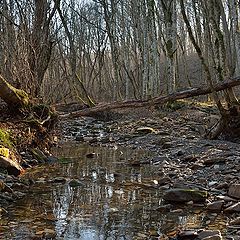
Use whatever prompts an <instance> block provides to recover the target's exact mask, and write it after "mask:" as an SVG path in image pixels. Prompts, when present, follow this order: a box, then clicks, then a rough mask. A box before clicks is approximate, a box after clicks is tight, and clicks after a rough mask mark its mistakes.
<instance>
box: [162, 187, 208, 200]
mask: <svg viewBox="0 0 240 240" xmlns="http://www.w3.org/2000/svg"><path fill="white" fill-rule="evenodd" d="M206 198H207V192H206V191H200V190H195V189H182V188H174V189H170V190H167V191H166V192H165V194H164V196H163V199H164V200H166V201H170V202H189V201H193V202H204V201H205V200H206Z"/></svg>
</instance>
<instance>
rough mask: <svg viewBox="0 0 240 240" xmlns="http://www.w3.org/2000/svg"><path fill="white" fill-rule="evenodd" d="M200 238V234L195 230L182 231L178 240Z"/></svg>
mask: <svg viewBox="0 0 240 240" xmlns="http://www.w3.org/2000/svg"><path fill="white" fill-rule="evenodd" d="M197 236H198V233H197V232H196V231H193V230H186V231H182V232H180V233H179V234H178V235H177V239H178V240H194V239H196V237H197Z"/></svg>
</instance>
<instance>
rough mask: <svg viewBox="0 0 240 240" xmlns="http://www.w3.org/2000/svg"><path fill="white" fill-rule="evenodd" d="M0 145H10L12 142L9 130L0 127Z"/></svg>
mask: <svg viewBox="0 0 240 240" xmlns="http://www.w3.org/2000/svg"><path fill="white" fill-rule="evenodd" d="M0 145H2V146H5V147H12V145H13V143H12V140H11V136H10V133H9V131H6V130H3V129H1V128H0Z"/></svg>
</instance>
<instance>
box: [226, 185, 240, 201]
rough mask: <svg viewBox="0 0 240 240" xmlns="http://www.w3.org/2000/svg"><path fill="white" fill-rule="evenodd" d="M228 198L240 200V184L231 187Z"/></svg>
mask: <svg viewBox="0 0 240 240" xmlns="http://www.w3.org/2000/svg"><path fill="white" fill-rule="evenodd" d="M228 196H230V197H233V198H237V199H240V184H232V185H231V186H230V187H229V190H228Z"/></svg>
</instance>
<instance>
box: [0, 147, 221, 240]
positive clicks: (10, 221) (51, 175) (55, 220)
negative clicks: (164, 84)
mask: <svg viewBox="0 0 240 240" xmlns="http://www.w3.org/2000/svg"><path fill="white" fill-rule="evenodd" d="M93 153H94V154H93ZM55 154H56V155H57V156H58V157H59V159H60V161H59V162H58V163H55V164H51V165H43V166H40V167H37V168H35V169H31V170H29V172H27V173H26V174H25V176H24V178H25V179H33V180H34V181H35V184H33V185H32V186H31V187H30V189H29V190H28V193H27V195H26V196H25V197H24V198H23V199H21V200H19V201H18V202H17V203H14V204H13V205H12V206H10V207H9V208H8V209H7V211H8V213H7V214H4V215H3V216H2V217H1V220H0V221H1V222H0V239H69V240H75V239H80V240H115V239H119V240H123V239H126V240H130V239H139V240H140V239H166V238H163V235H165V234H166V235H168V236H169V237H174V236H175V234H176V232H177V230H178V229H179V228H187V229H189V228H191V229H199V228H204V227H205V226H207V225H208V228H210V229H211V228H212V229H220V228H224V226H225V222H224V218H223V217H221V216H219V215H207V214H206V213H205V212H204V211H202V210H201V206H200V207H199V208H191V209H190V207H189V206H175V208H174V209H171V211H170V210H167V209H168V208H167V207H166V208H161V206H162V205H165V204H167V203H164V202H163V201H162V194H163V189H162V188H160V187H159V186H158V180H159V179H160V176H159V166H157V165H153V164H142V165H140V166H139V165H137V164H129V162H133V163H134V162H136V161H138V160H141V161H142V162H144V161H145V160H147V159H149V157H150V156H151V155H152V154H154V153H149V152H145V151H143V150H132V149H128V148H122V149H121V148H117V147H114V148H103V147H92V146H89V145H80V144H76V143H65V144H63V145H62V147H61V148H57V149H55ZM169 239H170V238H169Z"/></svg>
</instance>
